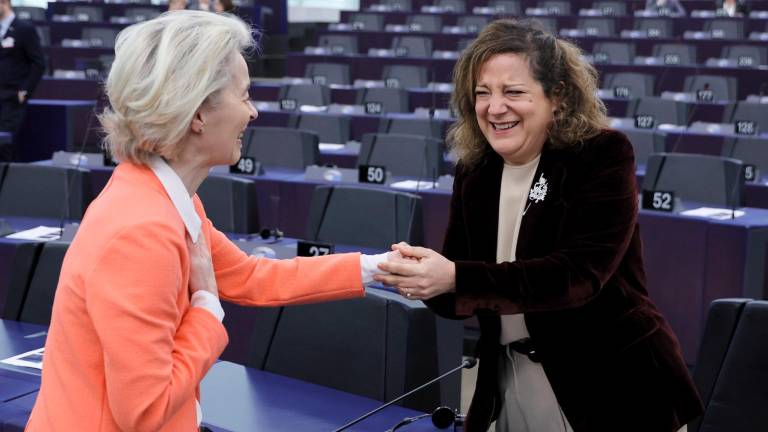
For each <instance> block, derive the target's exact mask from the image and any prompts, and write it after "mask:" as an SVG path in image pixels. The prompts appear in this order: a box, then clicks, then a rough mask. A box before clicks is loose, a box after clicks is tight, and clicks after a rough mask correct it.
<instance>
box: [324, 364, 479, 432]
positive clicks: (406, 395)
mask: <svg viewBox="0 0 768 432" xmlns="http://www.w3.org/2000/svg"><path fill="white" fill-rule="evenodd" d="M476 364H477V360H476V359H474V358H470V359H466V360H464V361H462V362H461V364H460V365H459V366H457V367H455V368H453V369H451V370H449V371H448V372H446V373H444V374H442V375H440V376H439V377H437V378H435V379H433V380H431V381H429V382H427V383H424V384H422V385H420V386H418V387H416V388H415V389H413V390H411V391H409V392H408V393H406V394H404V395H401V396H398V397H396V398H395V399H392V400H391V401H389V402H387V403H385V404H384V405H382V406H380V407H378V408H376V409H375V410H373V411H370V412H368V413H365V414H363V415H361V416H360V417H358V418H356V419H354V420H352V421H351V422H349V423H347V424H345V425H344V426H342V427H340V428H338V429H334V430H333V432H341V431H343V430H345V429H349V428H350V427H352V426H354V425H356V424H358V423H360V422H361V421H363V420H365V419H367V418H368V417H370V416H372V415H374V414H376V413H377V412H379V411H381V410H383V409H384V408H387V407H388V406H390V405H392V404H394V403H396V402H398V401H401V400H402V399H404V398H406V397H408V396H410V395H412V394H414V393H416V392H417V391H419V390H421V389H423V388H425V387H427V386H429V385H431V384H434V383H436V382H437V381H440V380H441V379H443V378H445V377H447V376H448V375H451V374H453V373H455V372H456V371H458V370H461V369H465V368H466V369H471V368H473V367H475V365H476Z"/></svg>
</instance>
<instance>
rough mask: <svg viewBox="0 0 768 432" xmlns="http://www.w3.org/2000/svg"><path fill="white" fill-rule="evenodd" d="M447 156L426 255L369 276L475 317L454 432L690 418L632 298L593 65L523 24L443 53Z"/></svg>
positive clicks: (641, 278) (634, 272)
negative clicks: (468, 397) (440, 243)
mask: <svg viewBox="0 0 768 432" xmlns="http://www.w3.org/2000/svg"><path fill="white" fill-rule="evenodd" d="M454 86H455V90H454V93H453V95H452V101H451V103H452V106H453V107H454V109H455V110H456V112H457V121H456V123H455V124H454V125H453V126H452V127H451V129H450V131H449V135H448V142H449V144H450V145H451V147H452V150H453V152H454V153H455V154H456V155H457V156H458V163H457V166H456V178H455V181H454V188H453V197H452V200H451V209H450V218H449V226H448V229H447V232H446V236H445V243H444V247H443V252H442V254H439V253H437V252H435V251H433V250H431V249H427V248H420V247H411V246H409V245H407V244H405V243H400V244H398V245H393V249H395V250H397V251H400V252H401V254H402V255H403V256H404V257H406V258H408V261H405V262H402V261H401V262H387V263H382V264H380V265H379V267H380V268H381V269H382V270H387V271H389V272H391V273H392V275H386V276H385V275H382V276H377V277H376V279H377V280H379V281H381V282H384V283H385V284H388V285H391V286H395V287H397V289H398V290H399V291H400V293H401V294H402V295H404V296H406V297H407V298H410V299H415V300H424V301H425V303H426V304H427V305H428V306H429V307H430V308H431V309H432V310H433V311H435V312H436V313H437V314H439V315H441V316H444V317H448V318H452V319H462V318H467V317H470V316H472V315H475V316H477V318H478V321H479V323H480V330H481V337H480V340H479V342H478V347H477V353H478V356H479V358H480V369H479V372H478V378H477V384H476V389H475V394H474V397H473V399H472V404H471V407H470V409H469V413H468V416H467V419H466V422H465V430H466V431H468V432H480V431H482V432H485V431H486V430H488V428H489V426H490V425H491V423H492V422H493V421H496V431H497V432H502V431H503V432H510V431H514V432H517V431H527V432H555V431H556V432H565V431H576V432H582V431H583V432H596V431H597V432H600V431H623V432H627V431H637V432H651V431H652V432H674V431H678V430H681V428H682V429H684V428H685V425H686V423H688V422H689V421H691V420H693V419H695V418H696V417H698V416H699V415H701V413H702V411H703V407H702V403H701V400H700V398H699V396H698V394H697V391H696V388H695V385H694V383H693V381H692V379H691V377H690V375H689V373H688V370H687V367H686V365H685V363H684V362H683V358H682V353H681V350H680V347H679V343H678V341H677V338H676V337H675V335H674V334H673V332H672V330H671V329H670V327H669V325H668V324H667V322H666V321H665V319H664V318H663V317H662V315H661V314H660V313H659V311H658V310H657V309H656V307H655V306H654V304H653V303H652V302H651V300H650V299H649V297H648V292H647V290H646V278H645V272H644V269H643V258H642V246H641V243H640V234H639V227H638V221H637V219H638V208H637V205H638V204H637V201H638V200H637V189H636V184H635V183H636V180H635V161H634V153H633V149H632V145H631V144H630V142H629V141H628V140H627V137H626V136H625V135H623V134H621V133H620V132H617V131H614V130H609V129H607V126H606V125H607V120H606V114H605V112H606V110H605V106H604V105H603V103H602V102H601V101H600V100H599V99H598V98H597V97H596V96H595V94H596V92H595V90H596V88H597V72H596V70H595V69H594V68H593V67H592V66H591V65H589V64H588V63H586V62H585V61H583V60H582V58H581V51H580V50H579V49H578V48H577V47H576V46H575V45H573V44H571V43H569V42H566V41H564V40H560V39H557V38H556V37H555V36H553V35H552V34H550V33H548V32H546V31H545V30H543V29H542V28H541V27H540V26H539V25H538V24H535V23H531V22H526V21H511V20H498V21H494V22H492V23H491V24H489V25H488V26H487V27H485V28H484V29H483V31H482V32H481V33H480V34H479V35H478V37H477V39H475V41H474V42H472V43H471V45H470V46H469V47H468V48H467V49H465V50H464V51H463V52H462V54H461V56H460V57H459V59H458V61H457V63H456V66H455V70H454Z"/></svg>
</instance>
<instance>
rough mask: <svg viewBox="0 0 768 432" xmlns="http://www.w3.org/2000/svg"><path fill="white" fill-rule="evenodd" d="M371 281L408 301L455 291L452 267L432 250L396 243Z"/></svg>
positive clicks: (453, 268) (450, 262) (454, 274)
mask: <svg viewBox="0 0 768 432" xmlns="http://www.w3.org/2000/svg"><path fill="white" fill-rule="evenodd" d="M378 267H379V270H382V271H385V272H387V273H388V274H377V275H375V276H374V277H373V279H374V280H376V281H378V282H381V283H383V284H385V285H389V286H392V287H394V288H397V290H398V291H399V292H400V294H401V295H403V296H405V297H407V298H409V299H412V300H428V299H431V298H432V297H435V296H438V295H440V294H445V293H449V292H454V291H455V290H456V266H455V264H454V263H453V262H452V261H450V260H449V259H447V258H445V257H444V256H442V255H440V254H439V253H437V252H435V251H433V250H432V249H428V248H423V247H417V246H411V245H409V244H408V243H405V242H400V243H398V244H395V245H392V252H390V253H389V254H388V256H387V261H385V262H382V263H379V266H378Z"/></svg>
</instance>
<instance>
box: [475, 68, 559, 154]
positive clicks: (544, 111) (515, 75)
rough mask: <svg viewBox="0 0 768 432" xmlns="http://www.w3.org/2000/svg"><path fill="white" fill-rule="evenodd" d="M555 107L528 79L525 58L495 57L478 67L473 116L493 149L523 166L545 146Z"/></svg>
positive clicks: (538, 86)
mask: <svg viewBox="0 0 768 432" xmlns="http://www.w3.org/2000/svg"><path fill="white" fill-rule="evenodd" d="M556 108H557V106H556V105H555V104H554V103H553V102H552V101H550V100H549V98H547V97H546V96H545V95H544V89H543V88H542V87H541V84H539V82H538V81H536V80H535V79H534V78H533V77H532V76H531V71H530V67H529V66H528V59H527V58H526V57H524V56H521V55H519V54H510V53H507V54H496V55H494V56H492V57H491V58H489V59H488V60H487V61H486V62H485V63H484V64H483V65H482V66H481V67H480V72H479V74H478V79H477V83H476V84H475V116H476V117H477V124H478V125H479V126H480V130H481V131H482V132H483V135H484V136H485V138H486V139H487V140H488V143H489V144H490V145H491V147H492V148H493V150H494V151H495V152H496V153H498V154H499V155H501V157H502V158H504V160H505V161H507V162H508V163H511V164H513V165H522V164H525V163H527V162H530V161H532V160H533V159H535V158H536V157H537V156H538V155H539V154H540V153H541V150H542V148H543V147H544V142H545V141H546V139H547V130H548V128H549V126H550V124H551V123H552V120H553V118H554V112H555V110H556Z"/></svg>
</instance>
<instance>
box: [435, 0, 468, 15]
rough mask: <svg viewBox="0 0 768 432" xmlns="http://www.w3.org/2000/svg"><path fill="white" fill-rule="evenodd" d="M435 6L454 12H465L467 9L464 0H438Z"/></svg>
mask: <svg viewBox="0 0 768 432" xmlns="http://www.w3.org/2000/svg"><path fill="white" fill-rule="evenodd" d="M435 6H440V7H443V8H445V9H446V10H448V11H450V12H454V13H464V12H466V11H467V4H466V3H465V2H464V0H437V1H436V2H435Z"/></svg>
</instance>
